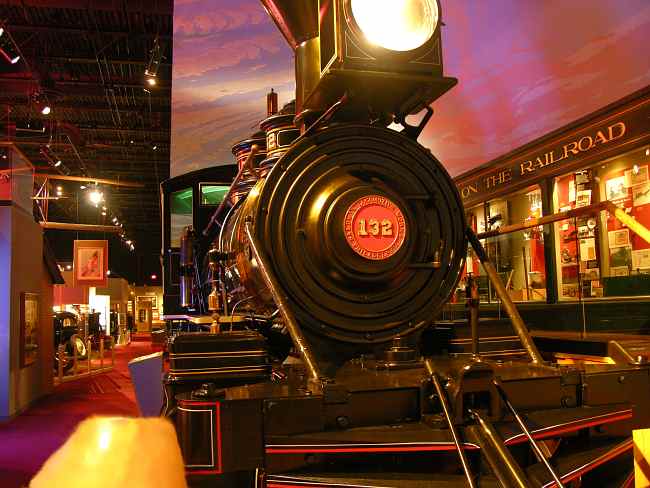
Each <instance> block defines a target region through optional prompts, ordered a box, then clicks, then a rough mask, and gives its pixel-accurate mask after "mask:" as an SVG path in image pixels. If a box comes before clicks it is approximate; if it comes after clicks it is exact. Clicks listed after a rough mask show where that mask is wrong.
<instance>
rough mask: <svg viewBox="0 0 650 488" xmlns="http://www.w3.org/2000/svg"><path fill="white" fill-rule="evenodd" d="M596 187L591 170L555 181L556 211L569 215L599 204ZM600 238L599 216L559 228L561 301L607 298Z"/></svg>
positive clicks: (574, 220) (570, 221)
mask: <svg viewBox="0 0 650 488" xmlns="http://www.w3.org/2000/svg"><path fill="white" fill-rule="evenodd" d="M595 184H597V180H596V179H594V174H593V171H592V170H590V169H589V170H583V171H577V172H575V173H570V174H568V175H565V176H562V177H559V178H555V188H554V193H553V200H554V207H555V211H556V212H565V211H567V210H571V209H574V208H579V207H586V206H589V205H591V204H593V203H595V199H594V185H595ZM599 235H600V223H599V218H598V216H597V215H592V216H590V215H585V216H581V217H575V218H572V219H566V220H562V221H560V222H557V223H556V224H555V238H556V242H557V247H556V254H557V255H556V259H557V268H558V269H557V275H558V296H559V297H560V299H561V300H576V299H579V298H593V297H601V296H603V289H602V285H601V281H600V277H601V262H600V252H599V248H598V239H599Z"/></svg>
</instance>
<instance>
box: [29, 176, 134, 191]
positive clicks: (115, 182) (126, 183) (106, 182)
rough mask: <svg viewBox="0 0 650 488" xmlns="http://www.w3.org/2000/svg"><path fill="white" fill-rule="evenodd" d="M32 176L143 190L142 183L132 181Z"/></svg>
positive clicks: (87, 177)
mask: <svg viewBox="0 0 650 488" xmlns="http://www.w3.org/2000/svg"><path fill="white" fill-rule="evenodd" d="M34 176H35V177H37V178H45V179H50V180H62V181H85V182H88V183H101V184H102V185H110V186H123V187H127V188H144V185H143V184H142V183H135V182H133V181H120V180H109V179H104V178H93V177H90V176H67V175H57V174H46V173H35V174H34Z"/></svg>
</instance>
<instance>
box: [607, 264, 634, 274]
mask: <svg viewBox="0 0 650 488" xmlns="http://www.w3.org/2000/svg"><path fill="white" fill-rule="evenodd" d="M609 275H610V276H629V275H630V269H629V268H628V267H627V266H614V267H612V268H609Z"/></svg>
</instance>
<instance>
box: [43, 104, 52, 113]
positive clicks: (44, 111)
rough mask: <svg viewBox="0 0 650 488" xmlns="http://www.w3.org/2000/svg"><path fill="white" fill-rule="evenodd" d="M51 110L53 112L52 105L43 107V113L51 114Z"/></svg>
mask: <svg viewBox="0 0 650 488" xmlns="http://www.w3.org/2000/svg"><path fill="white" fill-rule="evenodd" d="M51 112H52V107H50V106H49V105H45V107H43V110H41V113H42V114H43V115H50V113H51Z"/></svg>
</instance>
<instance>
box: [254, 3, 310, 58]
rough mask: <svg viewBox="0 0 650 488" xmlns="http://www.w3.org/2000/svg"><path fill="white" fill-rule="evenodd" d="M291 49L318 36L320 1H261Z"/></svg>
mask: <svg viewBox="0 0 650 488" xmlns="http://www.w3.org/2000/svg"><path fill="white" fill-rule="evenodd" d="M261 2H262V5H264V8H265V9H266V11H267V12H268V13H269V15H270V16H271V18H272V19H273V21H274V22H275V24H276V25H277V26H278V28H279V29H280V32H282V35H283V36H284V38H285V39H286V40H287V42H288V43H289V45H290V46H291V49H296V48H297V47H298V46H299V45H300V44H301V43H303V42H305V41H307V40H309V39H312V38H314V37H316V36H318V0H261Z"/></svg>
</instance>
